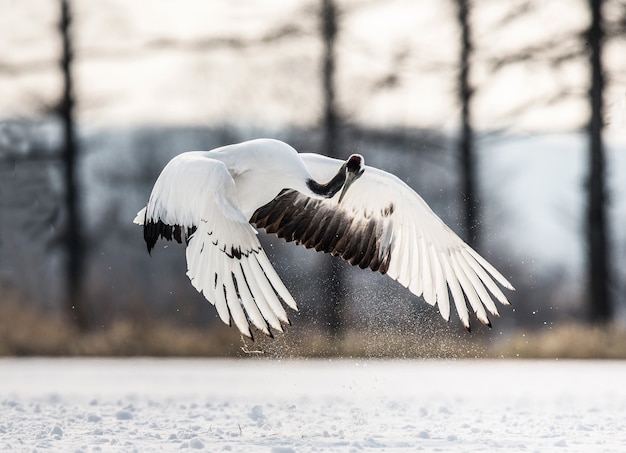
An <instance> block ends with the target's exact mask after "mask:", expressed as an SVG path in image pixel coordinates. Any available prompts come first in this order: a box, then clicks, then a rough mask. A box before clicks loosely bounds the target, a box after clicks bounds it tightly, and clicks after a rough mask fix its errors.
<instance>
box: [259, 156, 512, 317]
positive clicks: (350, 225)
mask: <svg viewBox="0 0 626 453" xmlns="http://www.w3.org/2000/svg"><path fill="white" fill-rule="evenodd" d="M301 157H302V159H303V161H304V162H305V164H306V165H307V167H308V168H309V171H310V172H311V175H312V176H313V177H314V178H315V179H317V180H319V181H324V180H328V179H329V178H330V177H332V176H333V175H334V174H335V173H336V172H337V170H338V168H339V167H340V166H341V164H342V162H341V161H339V160H336V159H331V158H327V157H324V156H320V155H317V154H301ZM250 221H251V223H253V224H254V225H256V226H257V227H259V228H264V229H265V230H266V231H267V232H270V233H276V235H278V236H279V237H282V238H284V239H286V240H287V241H296V243H299V244H302V245H304V246H305V247H307V248H314V249H315V250H317V251H321V252H326V253H331V254H332V255H336V256H341V257H342V258H343V259H345V260H347V261H348V262H350V264H352V265H355V266H359V267H361V268H367V267H369V268H370V269H372V270H374V271H379V272H381V273H383V274H387V275H389V276H390V277H391V278H393V279H394V280H397V281H398V282H400V283H401V284H402V285H404V286H405V287H407V288H408V289H409V290H410V291H411V292H412V293H414V294H415V295H417V296H422V295H423V297H424V299H425V300H426V302H428V303H429V304H431V305H435V304H437V305H438V307H439V312H440V313H441V315H442V316H443V318H444V319H446V320H448V319H450V298H449V292H450V293H451V294H452V299H453V301H454V304H455V306H456V309H457V311H458V314H459V317H460V319H461V322H462V323H463V325H464V326H465V327H466V328H467V329H469V325H470V324H469V314H468V308H467V304H466V300H467V302H469V305H470V306H471V307H472V309H473V311H474V312H475V313H476V316H477V317H478V319H479V320H480V321H482V322H483V323H484V324H487V325H490V321H489V318H488V317H487V313H486V311H485V308H486V309H487V310H488V311H489V312H490V313H491V314H493V315H496V316H497V315H498V310H497V308H496V305H495V304H494V302H493V299H492V297H491V295H493V296H495V298H496V299H497V300H498V301H500V302H501V303H502V304H505V305H508V304H509V302H508V301H507V299H506V296H505V295H504V294H503V293H502V291H501V290H500V288H499V287H498V285H497V284H496V283H495V282H498V283H500V284H501V285H502V286H504V287H505V288H508V289H513V287H512V286H511V284H510V283H509V282H508V281H507V280H506V278H504V277H503V276H502V275H501V274H500V273H499V272H498V271H497V270H496V269H495V268H494V267H493V266H491V265H490V264H489V263H488V262H487V261H486V260H485V259H484V258H482V257H481V256H480V255H479V254H478V253H476V252H475V251H474V250H473V249H472V248H470V247H469V246H468V245H467V244H466V243H465V242H463V241H462V240H461V239H460V238H459V237H458V236H457V235H456V234H455V233H454V232H453V231H452V230H450V228H448V227H447V226H446V225H445V224H444V223H443V222H442V221H441V219H439V217H437V215H436V214H435V213H434V212H433V211H432V210H431V209H430V207H429V206H428V205H427V204H426V202H424V200H423V199H422V198H421V197H420V196H419V195H418V194H417V193H415V192H414V191H413V190H412V189H411V188H410V187H409V186H407V185H406V184H405V183H404V182H402V181H401V180H400V179H398V178H397V177H395V176H393V175H391V174H389V173H387V172H385V171H382V170H378V169H376V168H372V167H366V168H365V172H364V174H363V176H361V177H360V178H359V179H358V180H356V181H355V182H354V184H353V185H352V186H351V187H350V188H349V189H348V191H347V193H346V195H345V197H344V199H343V200H342V202H341V203H340V204H339V203H338V196H335V197H334V198H332V199H330V200H315V199H311V198H309V197H307V196H305V195H303V194H301V193H299V192H296V191H294V190H285V191H283V192H282V193H281V194H280V195H279V196H278V197H276V198H275V199H274V200H273V201H271V202H270V203H268V204H267V205H265V206H263V207H261V208H259V209H258V210H257V211H256V212H255V214H254V215H253V216H252V218H251V220H250ZM448 291H449V292H448ZM490 293H491V294H490Z"/></svg>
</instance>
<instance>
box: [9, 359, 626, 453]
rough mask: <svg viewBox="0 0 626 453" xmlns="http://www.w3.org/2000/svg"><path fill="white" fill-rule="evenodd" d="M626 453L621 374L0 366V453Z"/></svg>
mask: <svg viewBox="0 0 626 453" xmlns="http://www.w3.org/2000/svg"><path fill="white" fill-rule="evenodd" d="M181 449H192V450H195V449H199V450H205V451H234V452H238V451H242V452H273V453H287V452H360V451H443V452H492V451H506V452H511V451H525V452H526V451H527V452H534V451H536V452H546V451H548V452H549V451H559V452H560V451H562V452H596V451H598V452H607V451H626V450H625V449H626V363H624V362H609V361H607V362H599V361H579V362H574V361H565V362H563V361H524V360H515V361H511V360H475V361H464V360H461V361H454V360H450V361H428V360H426V361H368V360H365V361H361V360H359V361H356V360H332V361H330V360H303V361H291V360H290V361H278V360H266V359H240V360H215V359H206V360H203V359H197V360H176V359H121V360H117V359H2V360H0V450H1V451H18V452H19V451H28V452H32V451H61V452H90V451H102V452H110V451H111V452H117V451H119V452H127V451H128V452H132V451H141V452H154V451H179V450H181Z"/></svg>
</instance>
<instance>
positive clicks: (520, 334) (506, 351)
mask: <svg viewBox="0 0 626 453" xmlns="http://www.w3.org/2000/svg"><path fill="white" fill-rule="evenodd" d="M489 354H490V355H492V356H495V357H523V358H539V359H547V358H561V359H626V329H625V328H624V327H623V326H617V325H607V326H599V325H598V326H589V325H586V324H578V323H573V322H570V323H564V324H561V325H558V326H556V327H553V328H552V329H550V330H543V331H517V332H514V333H512V334H510V335H508V336H507V337H506V338H505V339H503V340H501V341H498V342H495V343H494V344H493V345H491V346H490V348H489Z"/></svg>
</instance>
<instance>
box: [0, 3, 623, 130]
mask: <svg viewBox="0 0 626 453" xmlns="http://www.w3.org/2000/svg"><path fill="white" fill-rule="evenodd" d="M519 3H520V2H518V1H512V2H496V1H493V0H483V1H481V2H477V4H478V5H479V6H478V7H477V8H476V9H475V12H474V19H475V20H474V35H475V36H474V39H475V47H476V53H475V56H474V60H473V63H474V66H473V71H472V74H471V77H472V81H473V83H474V85H475V86H476V87H477V91H476V97H475V103H474V118H475V123H476V125H477V127H478V128H479V129H483V130H490V129H499V128H502V127H506V128H508V129H512V130H516V131H522V132H525V133H526V132H545V131H567V130H572V129H578V128H580V127H581V126H582V125H584V124H585V122H586V120H587V116H588V109H587V105H586V104H587V102H586V100H585V99H583V98H582V95H584V93H585V90H586V86H587V80H588V71H587V68H586V66H585V64H584V61H571V62H567V63H563V64H561V65H558V66H554V67H548V66H546V65H545V64H543V63H532V62H528V63H522V64H514V65H510V66H508V67H507V68H505V69H503V70H501V71H498V72H496V73H494V72H493V71H492V70H491V69H490V66H489V65H488V64H487V62H488V61H489V60H490V59H492V58H495V57H499V56H500V57H501V56H505V55H508V54H511V53H514V52H516V51H519V49H520V48H523V47H525V46H533V45H539V44H541V43H542V42H545V41H550V40H554V38H555V37H557V38H558V37H560V36H565V37H567V36H570V35H572V34H574V33H576V32H578V31H580V30H582V29H584V27H585V26H586V23H587V21H588V14H587V11H586V9H585V5H586V3H585V2H583V1H582V0H581V1H571V0H547V1H543V2H536V3H537V4H538V5H537V7H536V11H535V12H533V13H532V14H527V15H523V14H520V15H519V16H518V17H517V18H516V19H515V20H514V21H512V22H510V23H509V24H507V25H506V26H501V25H500V26H499V25H498V24H499V23H500V22H501V21H502V18H503V17H505V16H506V15H507V14H510V12H511V11H514V10H515V8H516V5H518V4H519ZM72 4H73V7H74V11H75V18H76V20H75V29H74V38H75V41H74V45H75V47H76V55H77V59H76V65H75V77H76V85H77V90H76V91H77V97H78V108H79V115H80V119H81V121H83V123H84V124H86V125H89V126H92V127H99V126H109V125H131V124H200V125H206V124H211V123H216V122H217V123H228V122H243V123H248V124H254V125H257V126H259V127H271V128H274V127H280V126H281V125H285V124H295V125H300V126H311V125H314V124H316V123H317V121H318V120H319V117H320V115H321V113H320V98H321V92H320V81H319V70H320V58H321V43H320V40H319V35H318V33H319V24H318V19H317V17H316V16H315V14H314V12H315V11H316V8H318V7H319V2H317V1H313V0H299V1H293V0H271V1H270V0H238V1H230V0H213V1H211V2H205V1H202V0H185V1H182V2H181V1H177V2H172V1H169V0H156V1H154V0H138V1H133V2H127V1H122V0H104V1H100V2H92V1H89V0H74V1H73V2H72ZM338 4H339V6H340V8H341V10H342V11H343V12H342V16H341V22H340V25H341V28H340V35H339V42H338V44H337V49H338V67H337V82H338V90H337V92H338V99H339V105H340V108H341V111H342V113H343V114H344V115H346V117H347V118H349V119H350V120H352V121H359V122H361V123H364V124H371V125H376V126H392V127H393V126H404V127H430V128H434V129H440V130H442V129H443V130H453V129H454V128H455V127H456V124H457V122H458V116H459V115H458V112H459V108H458V106H457V102H456V100H455V92H454V91H455V83H456V82H455V64H456V59H457V55H458V46H459V43H458V29H457V24H456V22H455V10H454V8H453V7H452V2H451V1H450V2H445V1H439V0H430V1H420V2H415V1H411V0H391V1H380V2H372V1H369V0H344V1H339V2H338ZM0 9H1V10H2V14H0V54H2V55H3V58H2V61H3V65H6V68H7V70H5V71H2V70H0V117H4V118H7V117H13V116H16V115H17V116H31V115H33V114H35V113H36V112H38V111H41V110H42V109H44V108H45V107H46V106H51V105H53V104H54V102H55V100H56V99H57V96H58V92H59V88H60V82H61V79H60V76H59V74H58V70H57V68H56V66H55V62H56V60H57V59H58V58H59V47H60V44H59V40H58V36H57V33H56V22H57V21H58V19H57V14H58V11H57V3H56V2H51V1H49V0H34V1H29V2H20V1H16V0H0ZM285 28H288V29H291V30H292V31H293V30H295V32H294V33H293V34H292V35H290V36H289V37H287V38H283V39H282V40H276V41H270V42H269V43H266V44H259V43H258V42H259V41H260V40H262V39H264V38H267V37H271V36H272V35H273V34H275V33H277V32H278V31H280V30H284V29H285ZM232 40H240V41H244V42H246V43H250V45H246V46H244V47H242V48H237V49H233V48H231V47H229V45H228V43H229V42H230V41H232ZM159 43H161V44H162V46H161V47H159V46H158V44H159ZM202 45H205V46H206V47H202ZM580 45H581V44H580V43H577V42H576V41H575V40H571V39H566V38H563V39H557V40H556V44H555V45H554V48H553V49H551V50H548V51H546V54H547V55H551V54H557V53H558V52H560V51H562V50H563V49H564V50H565V51H567V50H571V48H572V47H575V46H580ZM623 55H626V43H625V42H624V40H622V41H616V42H615V43H613V44H612V45H611V46H608V47H607V51H606V52H605V57H606V64H607V68H608V69H609V70H610V71H611V72H612V73H613V72H614V73H617V74H620V73H624V72H626V58H621V57H622V56H623ZM385 81H387V82H390V81H391V82H390V83H385ZM610 82H611V83H610V84H609V86H608V89H607V92H606V97H607V104H608V109H609V114H610V115H611V118H616V119H617V120H618V122H619V120H621V122H622V123H623V122H624V119H623V117H624V116H626V115H625V114H624V112H625V111H626V108H625V106H624V104H625V102H626V80H613V79H610ZM560 91H567V92H568V93H572V94H573V96H571V97H569V98H567V99H557V100H555V101H554V102H550V103H548V105H544V104H545V102H546V100H548V99H550V98H551V97H552V96H554V95H555V93H558V92H560ZM524 106H527V108H523V107H524ZM518 110H519V112H518V113H517V114H516V113H515V112H517V111H518ZM612 123H615V121H612Z"/></svg>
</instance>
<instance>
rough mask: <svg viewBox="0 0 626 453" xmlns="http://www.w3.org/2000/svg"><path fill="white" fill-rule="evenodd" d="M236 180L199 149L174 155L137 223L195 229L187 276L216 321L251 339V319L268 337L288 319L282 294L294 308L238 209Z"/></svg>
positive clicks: (291, 299) (187, 252)
mask: <svg viewBox="0 0 626 453" xmlns="http://www.w3.org/2000/svg"><path fill="white" fill-rule="evenodd" d="M237 201H238V200H237V191H236V189H235V183H234V181H233V179H232V177H231V175H230V174H229V172H228V170H227V168H226V166H225V165H224V164H223V163H222V162H221V161H218V160H214V159H210V158H208V157H206V156H205V155H203V154H202V153H185V154H182V155H180V156H178V157H176V158H174V159H173V160H172V161H170V163H169V164H168V165H167V166H166V167H165V168H164V169H163V171H162V173H161V175H160V176H159V178H158V179H157V181H156V183H155V185H154V188H153V190H152V194H151V196H150V200H149V202H148V205H147V206H146V208H144V209H142V210H141V211H139V213H138V214H137V217H136V218H135V223H139V224H143V223H144V219H146V220H147V221H148V222H150V221H152V222H157V221H159V220H160V221H162V222H163V223H165V224H167V225H180V226H182V227H196V230H195V232H194V233H193V234H192V235H191V237H190V238H189V243H188V245H187V250H186V258H187V268H188V270H187V275H188V277H189V279H190V280H191V283H192V284H193V286H194V287H195V288H196V289H197V290H198V291H199V292H201V293H202V294H203V295H204V296H205V297H206V298H207V299H208V300H209V302H211V303H212V304H213V305H215V308H216V309H217V312H218V315H219V317H220V319H221V320H222V321H223V322H224V323H226V324H230V322H231V319H232V321H233V322H234V323H235V325H236V326H237V328H238V329H239V331H240V332H241V333H242V334H244V335H246V336H248V337H252V334H251V332H250V327H249V322H251V323H252V324H253V325H254V326H255V327H257V328H258V329H259V330H261V331H262V332H263V333H265V334H267V335H271V333H270V330H269V327H268V325H269V326H271V327H273V328H275V329H277V330H279V331H282V327H281V325H280V323H281V321H282V322H284V323H288V322H289V320H288V318H287V314H286V312H285V310H284V308H283V307H282V304H281V301H280V299H279V296H280V298H282V299H283V300H284V301H285V302H286V303H287V304H288V305H289V306H291V307H292V308H294V309H296V310H297V305H296V303H295V301H294V300H293V298H292V297H291V296H290V295H289V293H288V291H287V290H286V288H285V287H284V285H283V283H282V282H281V281H280V278H279V277H278V275H277V274H276V272H275V271H274V269H273V267H272V265H271V264H270V262H269V260H268V259H267V256H266V255H265V252H264V251H263V249H262V247H261V244H260V243H259V240H258V238H257V235H256V230H255V229H254V228H253V227H252V226H251V225H250V224H249V223H248V219H246V218H245V216H244V215H243V213H242V212H241V211H240V210H239V209H238V208H237V205H238V203H237Z"/></svg>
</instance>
